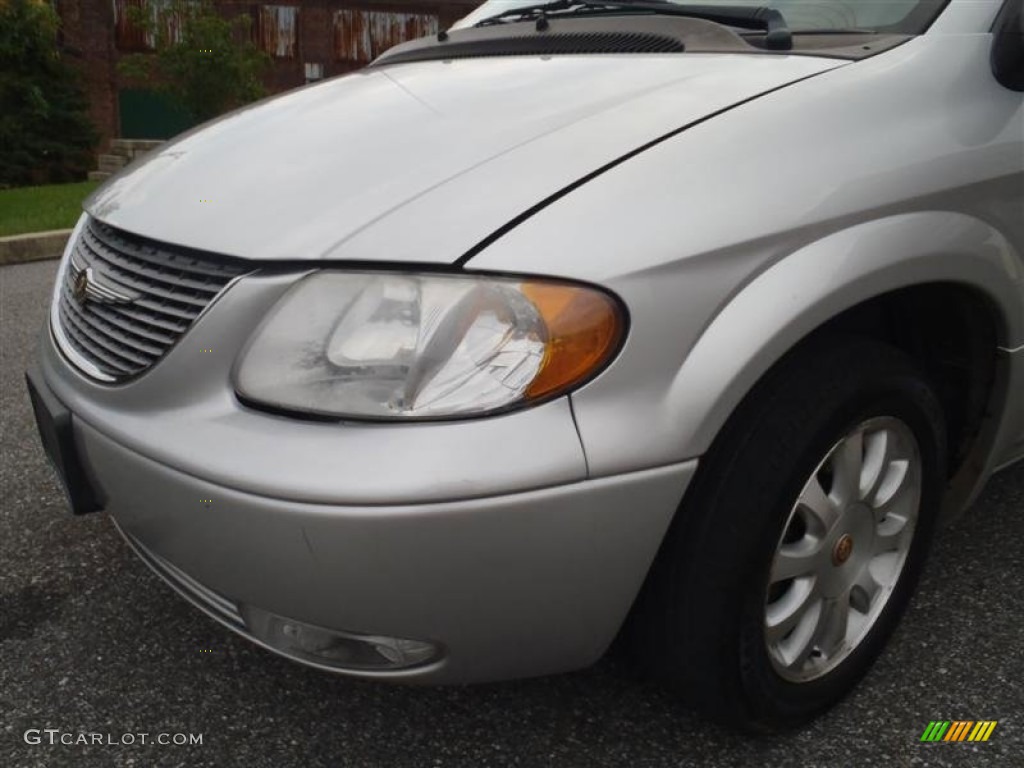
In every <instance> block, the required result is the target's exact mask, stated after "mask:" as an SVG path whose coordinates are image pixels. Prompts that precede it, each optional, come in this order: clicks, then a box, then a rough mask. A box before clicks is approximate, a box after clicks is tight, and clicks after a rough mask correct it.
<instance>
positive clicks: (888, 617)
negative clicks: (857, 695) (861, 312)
mask: <svg viewBox="0 0 1024 768" xmlns="http://www.w3.org/2000/svg"><path fill="white" fill-rule="evenodd" d="M875 416H888V417H893V418H896V419H899V420H900V421H902V422H903V423H904V424H905V425H906V426H908V427H909V428H910V430H911V432H912V433H913V435H914V437H916V439H917V442H918V447H919V449H920V456H921V468H922V471H921V478H922V482H921V495H920V507H919V512H918V520H917V525H916V530H915V532H914V534H913V538H912V539H911V543H910V549H909V552H908V554H907V557H906V560H905V561H904V565H903V570H902V572H901V573H900V575H899V579H898V581H896V583H895V587H894V588H893V590H892V592H891V596H890V597H889V599H888V602H887V603H886V604H885V607H884V608H883V609H882V610H881V613H880V614H878V618H877V619H876V620H875V623H874V625H873V626H872V627H871V629H870V630H869V631H868V633H867V634H866V635H865V636H864V638H863V640H861V641H860V642H859V644H858V645H856V646H855V648H854V650H853V651H852V652H849V655H848V656H847V657H846V658H845V659H844V660H842V661H841V662H840V663H838V666H836V667H835V668H834V669H832V670H831V671H829V672H828V673H827V674H825V675H824V676H822V677H819V678H817V679H814V680H811V681H808V682H794V681H791V680H787V679H785V678H784V677H782V676H781V675H780V674H779V673H778V672H777V671H776V670H775V668H774V667H773V665H772V662H771V658H770V656H769V652H768V649H767V646H766V643H765V635H764V631H765V630H764V617H765V613H764V611H765V595H766V589H767V585H768V580H769V579H768V574H769V569H770V566H771V562H772V558H773V556H774V554H775V548H776V546H777V544H778V543H779V541H780V536H781V534H782V531H783V528H784V527H785V525H786V521H787V520H788V519H789V514H790V512H791V510H792V509H793V505H794V503H795V500H796V498H797V496H798V495H799V493H800V491H801V489H802V488H803V484H804V482H805V481H806V480H807V478H808V477H809V476H810V475H811V474H812V473H814V471H815V468H816V467H817V466H818V462H820V461H821V459H822V457H823V456H825V455H827V454H828V452H829V449H830V447H831V446H834V445H835V444H836V441H837V440H838V439H840V438H841V437H843V436H844V435H846V434H847V433H848V432H849V431H850V430H852V429H854V428H855V427H856V426H857V425H859V424H861V423H862V422H863V421H864V420H866V419H869V418H872V417H875ZM945 456H946V442H945V426H944V416H943V411H942V407H941V405H940V403H939V399H938V397H937V396H936V394H935V391H934V389H933V387H932V386H931V385H930V383H929V381H928V378H927V376H926V375H925V374H924V373H923V372H922V371H921V370H920V369H919V368H918V367H917V366H916V365H915V363H914V361H913V360H912V359H910V358H909V357H908V356H907V355H905V354H903V353H902V352H900V351H899V350H897V349H894V348H892V347H889V346H886V345H884V344H881V343H879V342H875V341H872V340H867V339H861V338H858V337H845V336H828V337H822V338H818V339H815V340H814V341H811V342H809V343H807V344H805V345H803V346H802V347H800V348H798V349H797V350H796V351H795V352H793V353H792V354H790V355H789V356H788V357H787V358H786V359H784V360H783V361H782V362H781V363H780V364H779V365H778V366H777V367H776V368H775V369H774V370H773V371H772V373H770V374H769V375H768V376H767V377H766V378H765V380H764V381H763V382H762V383H761V384H759V385H758V387H757V388H755V390H754V392H753V393H752V394H751V395H750V396H749V397H748V398H747V400H746V401H745V402H744V404H743V405H742V406H741V407H740V408H739V409H737V412H736V413H735V414H734V415H733V417H732V418H731V419H730V421H729V423H728V424H727V426H726V427H725V428H724V429H723V430H722V433H721V434H720V435H719V437H718V438H717V439H716V441H715V444H714V445H713V446H712V449H711V450H710V451H709V453H708V455H706V456H705V457H704V458H703V459H702V461H701V465H700V467H699V469H698V473H697V476H696V477H695V478H694V483H693V485H692V486H691V488H690V489H689V491H688V492H687V494H686V498H685V499H684V501H683V504H682V506H681V508H680V510H679V512H678V513H677V515H676V518H675V520H674V521H673V524H672V526H671V528H670V530H669V532H668V534H667V536H666V539H665V541H664V542H663V544H662V547H661V550H660V552H659V554H658V557H657V559H656V561H655V564H654V566H653V567H652V569H651V572H650V574H649V576H648V579H647V582H646V584H645V586H644V589H643V590H642V592H641V595H640V596H639V598H638V600H637V603H636V605H635V608H634V612H633V615H632V616H631V619H630V622H629V624H628V625H627V629H626V633H625V639H626V643H627V647H628V648H629V649H630V650H632V651H633V653H634V655H635V656H638V657H639V658H638V660H639V661H640V662H641V664H642V665H643V666H644V667H645V668H646V669H647V670H649V671H650V672H652V673H653V674H654V675H655V676H656V677H658V678H659V679H660V680H661V681H663V682H665V683H667V684H668V685H670V686H671V687H673V688H674V689H676V690H677V691H678V692H679V694H680V695H681V696H682V697H683V698H684V699H685V700H686V701H687V702H688V703H689V704H691V705H692V706H694V707H696V708H697V709H698V710H700V711H701V712H703V713H704V714H705V715H707V716H709V717H711V718H713V719H716V720H719V721H722V722H725V723H727V724H729V725H732V726H734V727H740V728H743V729H745V730H753V731H761V732H764V731H773V730H780V729H785V728H790V727H794V726H797V725H800V724H803V723H805V722H807V721H808V720H810V719H811V718H813V717H815V716H817V715H818V714H820V713H822V712H823V711H825V710H826V709H827V708H828V707H830V706H831V705H833V704H834V703H835V702H837V701H838V700H839V699H840V698H841V697H843V696H844V695H845V694H846V693H847V692H848V691H849V690H850V689H851V688H852V687H853V686H854V685H856V683H857V682H858V681H859V680H860V678H861V677H862V676H863V675H864V674H865V673H866V672H867V670H868V669H869V667H870V665H871V663H872V662H873V661H874V659H875V658H876V657H877V656H878V654H879V653H880V652H881V651H882V649H883V647H884V645H885V643H886V642H887V640H888V639H889V636H890V635H891V634H892V632H893V630H894V629H895V627H896V625H897V622H898V621H899V619H900V617H901V615H902V614H903V613H904V611H905V609H906V607H907V604H908V602H909V600H910V597H911V594H912V592H913V590H914V588H915V586H916V582H917V580H918V576H919V574H920V571H921V568H922V566H923V563H924V561H925V557H926V554H927V549H928V545H929V542H930V540H931V538H932V533H933V530H934V527H935V522H936V518H937V514H938V511H939V507H940V504H941V499H942V493H943V488H944V484H945V465H946V461H945ZM752 499H753V500H756V503H754V504H752V503H751V500H752Z"/></svg>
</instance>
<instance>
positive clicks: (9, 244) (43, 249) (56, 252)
mask: <svg viewBox="0 0 1024 768" xmlns="http://www.w3.org/2000/svg"><path fill="white" fill-rule="evenodd" d="M70 235H71V230H70V229H54V230H51V231H49V232H32V233H30V234H27V235H12V236H11V237H0V266H4V265H6V264H22V263H24V262H26V261H40V260H42V259H59V258H60V256H61V254H63V253H64V246H65V245H66V244H67V242H68V237H69V236H70Z"/></svg>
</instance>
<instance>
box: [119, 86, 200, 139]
mask: <svg viewBox="0 0 1024 768" xmlns="http://www.w3.org/2000/svg"><path fill="white" fill-rule="evenodd" d="M118 100H119V104H120V108H121V137H122V138H125V139H169V138H171V137H172V136H174V135H175V134H178V133H181V132H182V131H184V130H186V129H188V128H191V127H192V126H193V125H195V124H196V121H195V120H193V119H192V117H191V116H190V115H189V113H188V112H187V111H186V110H185V109H184V108H183V107H182V106H181V105H180V104H178V103H177V102H175V101H174V100H173V99H172V98H170V97H169V96H167V95H165V94H163V93H159V92H157V91H151V90H148V89H145V88H122V89H121V90H120V91H119V92H118Z"/></svg>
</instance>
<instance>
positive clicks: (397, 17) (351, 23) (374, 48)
mask: <svg viewBox="0 0 1024 768" xmlns="http://www.w3.org/2000/svg"><path fill="white" fill-rule="evenodd" d="M437 31H438V23H437V16H434V15H430V14H422V13H392V12H389V11H365V10H359V9H354V8H346V9H342V10H340V11H335V12H334V56H335V58H337V59H339V60H341V61H353V62H359V63H366V62H368V61H372V60H373V59H375V58H377V56H379V55H380V54H382V53H384V51H386V50H387V49H388V48H391V47H393V46H396V45H398V44H399V43H404V42H405V41H407V40H413V39H414V38H417V37H423V36H425V35H434V34H437Z"/></svg>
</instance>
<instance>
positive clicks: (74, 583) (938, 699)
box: [0, 261, 1024, 768]
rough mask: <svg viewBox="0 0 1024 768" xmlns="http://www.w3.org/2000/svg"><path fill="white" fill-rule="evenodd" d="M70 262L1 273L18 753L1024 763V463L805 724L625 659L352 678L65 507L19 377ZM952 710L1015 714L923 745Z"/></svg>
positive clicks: (9, 636) (33, 762)
mask: <svg viewBox="0 0 1024 768" xmlns="http://www.w3.org/2000/svg"><path fill="white" fill-rule="evenodd" d="M55 270H56V262H53V261H50V262H38V263H32V264H24V265H16V266H8V267H3V268H0V408H2V413H0V435H2V438H0V439H2V443H0V766H6V767H9V768H28V767H29V766H65V765H66V766H76V768H77V767H78V766H94V765H95V766H140V768H141V767H142V766H146V767H148V766H216V767H217V768H227V767H228V766H246V768H262V767H263V766H268V767H269V766H273V767H274V768H288V767H289V766H302V767H303V768H305V767H306V766H332V767H333V766H359V767H360V768H362V767H369V766H374V767H376V766H380V767H381V768H403V767H405V766H408V767H409V768H428V767H432V766H466V767H467V768H485V767H487V766H526V767H528V768H533V767H534V766H538V767H540V766H555V767H561V766H572V767H575V766H580V768H599V767H602V766H608V767H614V768H641V767H643V768H648V767H649V768H655V767H656V766H702V768H703V767H707V768H715V767H716V766H758V767H759V768H769V767H771V766H780V767H781V766H830V767H831V766H961V765H962V766H993V765H1000V766H1024V749H1022V748H1024V639H1022V629H1024V590H1022V576H1024V555H1022V551H1024V467H1018V468H1016V469H1012V470H1009V471H1007V472H1005V473H1003V474H1001V475H998V476H997V477H995V478H993V480H992V481H991V482H990V484H989V486H988V488H987V490H986V492H985V493H984V495H983V496H982V498H981V499H980V500H979V501H978V503H977V504H976V505H975V506H974V508H973V509H972V510H971V511H970V512H969V513H968V514H967V515H966V516H965V517H963V518H962V519H961V520H959V521H958V522H956V523H955V524H953V525H952V526H950V527H948V528H946V529H944V530H943V531H942V532H941V533H940V535H939V539H938V541H937V543H936V546H935V549H934V551H933V556H932V559H931V562H930V566H929V568H928V570H927V572H926V575H925V578H924V582H923V584H922V586H921V589H920V591H919V594H918V597H917V599H916V600H915V602H914V604H913V606H912V608H911V610H910V613H909V614H908V616H907V617H906V619H905V620H904V622H903V624H902V625H901V627H900V630H899V631H898V633H897V635H896V637H895V639H894V641H893V643H892V644H891V646H890V648H889V649H888V650H887V652H886V653H885V654H884V655H883V657H882V658H881V660H880V661H879V663H878V664H876V666H875V668H874V669H873V671H872V672H871V674H870V675H869V676H868V678H867V679H866V680H865V682H864V683H863V684H862V685H861V686H860V687H859V688H858V689H857V691H856V692H855V693H854V694H853V695H852V696H851V697H849V698H848V699H847V700H846V701H844V702H843V703H842V704H840V705H839V706H838V707H836V708H835V709H834V710H832V711H831V712H830V713H828V714H827V715H826V716H824V717H823V718H821V719H819V720H818V721H816V722H815V723H813V724H812V725H811V726H809V727H807V728H806V729H804V730H802V731H799V732H797V733H793V734H790V735H786V736H781V737H773V738H767V739H750V738H745V737H741V736H738V735H736V734H733V733H731V732H729V731H726V730H723V729H721V728H718V727H715V726H713V725H710V724H708V723H706V722H703V721H702V720H700V719H699V718H697V717H695V716H694V715H693V714H691V713H690V712H688V711H687V710H685V709H683V708H682V707H680V706H679V705H678V704H677V703H676V702H675V701H674V700H673V699H672V698H671V696H669V695H667V694H665V693H663V692H661V691H660V690H659V689H658V688H657V687H656V686H654V685H652V684H650V683H647V682H643V681H640V680H638V679H637V678H636V677H635V676H634V675H633V674H632V673H631V671H630V670H629V669H628V668H627V667H625V666H624V665H622V664H621V663H620V662H618V661H615V660H605V661H602V662H601V663H600V664H598V665H597V666H595V667H593V668H591V669H588V670H584V671H581V672H577V673H573V674H567V675H561V676H556V677H548V678H541V679H534V680H523V681H517V682H510V683H502V684H492V685H480V686H473V687H463V688H414V687H404V686H392V685H384V684H377V683H366V682H359V681H351V680H347V679H344V678H340V677H336V676H333V675H328V674H325V673H321V672H317V671H314V670H310V669H306V668H303V667H300V666H298V665H296V664H293V663H290V662H288V661H285V660H283V659H281V658H278V657H276V656H274V655H272V654H270V653H268V652H265V651H263V650H261V649H259V648H256V647H254V646H252V645H250V644H249V643H248V642H246V641H245V640H242V639H241V638H238V637H236V636H235V635H233V634H232V633H230V632H229V631H228V630H226V629H223V628H222V627H220V626H219V625H218V624H216V623H215V622H213V621H212V620H210V619H208V618H207V617H205V616H204V615H203V614H201V613H199V612H198V611H197V610H195V609H193V608H192V607H191V606H190V605H188V604H186V603H185V602H184V601H182V600H181V599H180V598H178V597H177V596H176V595H175V594H174V593H173V592H171V590H170V589H169V588H167V587H166V586H164V585H163V584H162V583H161V582H160V581H159V580H158V579H157V578H156V577H155V576H153V575H151V574H150V572H149V571H148V570H147V569H146V568H145V567H144V566H143V565H142V564H141V563H140V562H138V561H136V560H135V558H134V556H132V555H131V554H130V553H129V551H128V550H127V549H126V547H125V545H124V544H123V542H122V541H121V539H120V537H119V536H118V535H117V534H116V532H115V531H114V528H113V526H112V525H111V523H110V521H109V519H107V517H106V516H105V515H103V514H94V515H88V516H85V517H82V518H75V517H72V516H71V515H70V514H69V513H68V512H67V511H66V510H65V507H64V502H63V498H62V495H61V492H60V490H59V489H58V486H57V484H56V480H55V479H54V476H53V474H52V472H51V470H50V468H49V466H48V465H47V463H46V461H45V459H44V456H43V452H42V449H41V448H40V446H39V443H38V440H37V437H36V434H35V430H34V424H33V421H32V416H31V409H30V406H29V401H28V397H27V395H26V393H25V388H24V384H23V378H22V371H23V370H24V369H25V367H26V365H27V364H28V363H29V361H30V360H31V359H32V356H33V354H34V350H35V347H36V343H37V338H38V334H39V330H40V328H41V327H42V323H43V319H44V316H45V313H46V307H47V304H48V302H49V294H50V285H51V282H52V280H53V275H54V272H55ZM939 719H943V720H982V719H985V720H996V721H998V725H997V726H996V728H995V730H994V731H993V733H992V736H991V738H990V740H989V741H988V742H987V743H984V744H971V743H957V744H953V743H938V744H924V743H921V742H920V736H921V734H922V732H923V731H924V729H925V727H926V726H927V725H928V723H929V721H931V720H939ZM47 729H49V730H47ZM91 733H96V734H100V736H98V737H91V736H85V737H84V738H85V739H86V740H88V739H102V743H86V744H82V743H81V742H82V740H83V736H82V734H91ZM141 734H147V736H146V737H145V743H142V738H141ZM180 734H184V736H180ZM197 735H198V736H200V737H201V740H202V743H201V744H192V745H189V744H185V745H180V744H179V745H175V744H174V743H173V741H174V740H175V739H177V740H179V741H180V740H181V738H185V739H186V740H187V739H188V738H190V737H191V738H193V739H194V738H195V737H196V736H197ZM129 736H130V737H131V739H130V741H132V742H134V743H123V742H126V741H129V738H128V737H129ZM159 738H162V739H164V740H166V741H170V742H172V743H170V744H158V743H155V742H156V740H157V739H159ZM62 740H63V741H64V742H72V743H70V744H69V743H61V742H62ZM51 741H52V742H53V743H52V744H51V743H50V742H51ZM29 742H38V743H29ZM111 742H113V743H111Z"/></svg>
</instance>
